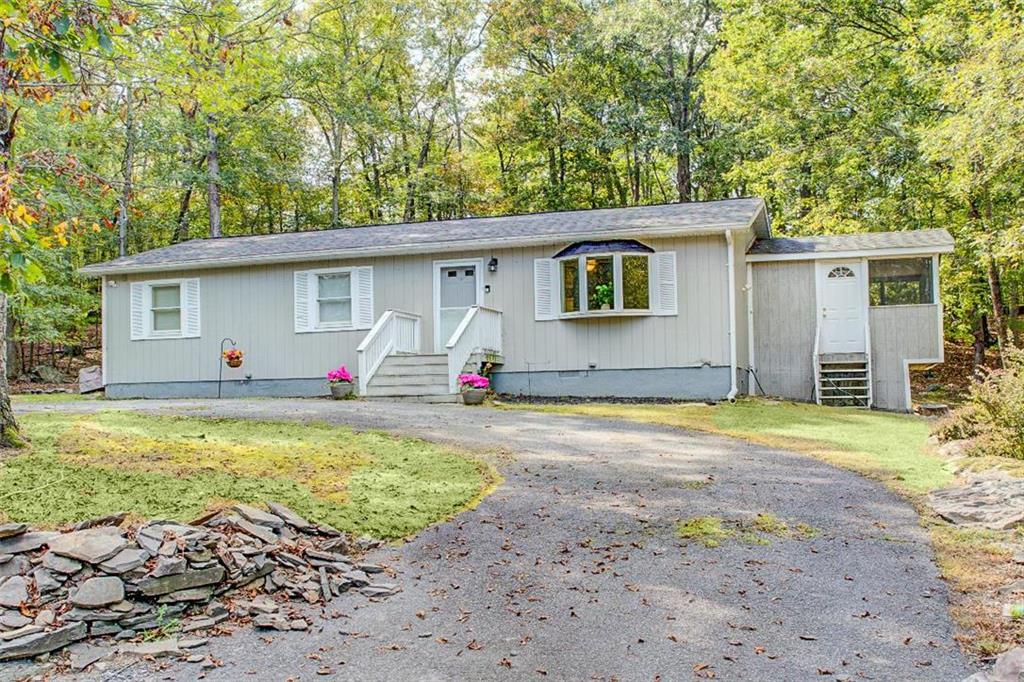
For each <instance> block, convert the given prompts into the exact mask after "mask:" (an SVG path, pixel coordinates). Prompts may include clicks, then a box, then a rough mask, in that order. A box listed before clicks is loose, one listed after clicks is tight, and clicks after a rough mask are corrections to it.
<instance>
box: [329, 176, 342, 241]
mask: <svg viewBox="0 0 1024 682" xmlns="http://www.w3.org/2000/svg"><path fill="white" fill-rule="evenodd" d="M340 191H341V164H339V163H337V162H335V164H334V172H333V173H332V174H331V227H341V206H340V199H339V193H340Z"/></svg>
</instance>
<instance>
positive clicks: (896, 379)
mask: <svg viewBox="0 0 1024 682" xmlns="http://www.w3.org/2000/svg"><path fill="white" fill-rule="evenodd" d="M868 315H869V319H870V324H871V370H872V375H873V389H874V406H875V407H878V408H880V409H883V410H897V411H908V410H910V407H911V406H910V405H909V404H908V403H907V381H908V380H909V377H908V376H907V370H906V367H905V364H904V363H905V362H906V361H907V360H914V361H922V362H938V361H939V360H940V358H941V356H942V348H941V347H940V346H939V343H940V341H939V340H940V338H941V334H942V312H941V309H940V307H939V306H938V305H893V306H877V307H872V308H869V309H868Z"/></svg>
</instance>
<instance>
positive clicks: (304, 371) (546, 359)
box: [105, 236, 742, 395]
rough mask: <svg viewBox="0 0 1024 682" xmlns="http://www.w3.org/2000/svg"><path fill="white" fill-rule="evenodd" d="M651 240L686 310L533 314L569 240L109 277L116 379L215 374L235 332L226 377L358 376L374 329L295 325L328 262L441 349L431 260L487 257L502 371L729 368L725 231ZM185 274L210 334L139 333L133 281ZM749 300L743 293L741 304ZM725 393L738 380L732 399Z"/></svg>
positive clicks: (110, 353) (110, 377)
mask: <svg viewBox="0 0 1024 682" xmlns="http://www.w3.org/2000/svg"><path fill="white" fill-rule="evenodd" d="M644 241H645V243H648V244H649V245H650V246H652V247H653V248H654V249H656V250H659V251H660V250H669V249H671V250H675V251H676V253H677V256H676V257H677V277H678V291H679V314H678V315H677V316H670V317H648V316H644V317H616V318H602V319H576V320H554V321H547V322H537V321H535V320H534V303H533V298H534V293H533V259H534V258H543V257H550V256H551V255H553V254H554V253H556V252H557V251H558V250H559V249H560V248H562V247H563V246H565V244H561V245H553V246H550V247H531V248H518V249H500V250H487V251H475V252H457V253H447V254H430V255H419V256H395V257H384V258H364V259H355V260H330V261H311V262H308V263H301V264H287V265H283V264H282V265H254V266H252V267H236V268H230V269H211V270H197V271H182V272H167V273H160V274H159V276H146V275H134V276H129V277H124V276H122V277H108V278H107V280H108V282H114V283H116V285H115V286H109V285H108V286H107V289H106V312H105V315H106V330H105V331H106V335H107V348H106V353H105V363H106V372H107V383H109V384H120V383H147V382H190V381H215V380H216V379H217V372H218V370H219V369H220V367H221V361H220V358H219V353H220V342H221V339H223V338H225V337H231V338H232V339H234V340H235V341H236V342H237V344H238V346H239V347H240V348H242V349H243V350H244V351H245V363H244V365H243V367H242V368H240V369H237V370H232V369H228V368H226V367H225V368H224V370H223V371H224V376H225V378H227V379H241V378H243V377H245V375H252V378H253V379H254V380H277V379H310V378H319V377H323V375H324V374H325V373H326V372H327V370H328V369H331V368H333V367H336V366H337V365H339V364H341V363H345V364H347V365H348V366H349V367H350V368H351V369H352V370H353V372H354V370H355V367H356V347H357V346H358V344H359V342H360V341H361V340H362V339H363V337H364V336H365V335H366V333H367V332H366V331H365V330H358V331H356V330H353V331H348V330H346V331H331V332H316V333H303V334H297V333H295V331H294V320H293V306H294V303H293V273H294V272H295V271H296V270H307V269H314V268H324V267H339V266H344V267H349V266H360V265H372V266H373V268H374V272H373V278H374V318H377V317H379V316H380V315H381V314H382V313H383V312H384V311H385V310H387V309H397V310H404V311H408V312H412V313H417V314H419V315H421V316H422V323H421V324H422V326H421V337H422V340H423V348H422V350H423V352H435V349H434V347H433V338H434V330H433V301H432V298H433V281H432V277H433V262H434V261H435V260H453V259H460V258H480V259H482V260H483V262H484V264H485V267H484V270H485V272H484V273H483V276H484V283H485V284H486V285H489V286H490V287H491V291H490V293H488V294H485V296H484V305H486V306H489V307H492V308H496V309H498V310H501V311H502V312H503V313H504V318H503V320H504V345H505V359H506V362H505V365H504V367H503V368H502V369H503V371H506V372H520V371H531V370H542V371H543V370H560V371H565V370H579V369H587V368H588V367H589V366H590V365H591V364H594V365H596V368H597V369H631V368H659V367H693V366H699V365H704V364H707V365H710V366H715V367H718V366H723V365H724V366H728V364H729V327H728V289H727V286H728V282H727V276H726V244H725V239H724V237H722V236H702V237H691V238H675V239H653V240H644ZM491 257H496V258H497V259H498V271H497V272H496V273H489V272H486V263H487V261H488V260H490V258H491ZM741 262H742V261H739V262H737V269H738V270H739V269H742V266H741ZM175 277H199V279H200V290H201V327H202V329H201V337H200V338H197V339H161V340H145V341H131V340H129V337H130V331H129V315H130V305H129V288H130V287H129V283H130V282H131V281H146V280H148V279H171V278H175ZM741 298H742V295H741V294H740V293H738V294H737V302H738V303H739V301H740V299H741ZM741 352H742V351H741ZM726 391H728V384H726V385H725V387H724V389H723V390H722V391H721V393H722V395H724V393H725V392H726Z"/></svg>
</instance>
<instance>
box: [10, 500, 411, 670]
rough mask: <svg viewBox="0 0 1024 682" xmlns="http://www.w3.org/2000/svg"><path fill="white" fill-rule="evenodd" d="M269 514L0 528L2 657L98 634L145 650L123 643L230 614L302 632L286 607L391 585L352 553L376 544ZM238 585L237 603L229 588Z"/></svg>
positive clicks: (236, 511) (271, 508)
mask: <svg viewBox="0 0 1024 682" xmlns="http://www.w3.org/2000/svg"><path fill="white" fill-rule="evenodd" d="M267 507H268V509H267V510H262V509H257V508H255V507H251V506H248V505H243V504H237V505H234V506H233V507H232V508H231V509H228V510H223V511H220V512H217V513H215V514H211V515H207V516H206V517H204V518H201V519H198V520H197V521H194V522H193V523H192V524H188V525H186V524H182V523H178V522H174V521H149V522H146V523H143V524H141V525H139V524H133V525H131V526H130V527H128V528H122V527H120V526H121V524H123V523H124V521H125V515H115V516H113V517H108V518H105V519H98V520H95V521H91V522H86V523H82V524H78V525H77V526H75V527H73V528H71V529H69V530H67V531H65V532H47V531H39V530H32V529H30V528H28V527H27V526H26V525H25V524H20V523H8V524H3V525H0V661H6V660H11V659H17V658H26V657H32V656H38V655H40V654H45V653H48V652H52V651H56V650H59V649H62V648H64V647H66V646H68V645H70V644H72V643H73V642H77V641H79V640H83V639H86V638H98V637H108V638H109V637H112V638H113V639H114V640H115V641H121V642H123V644H122V645H121V646H119V647H118V650H119V651H121V652H122V653H138V654H141V655H154V652H153V651H150V649H153V648H154V646H153V643H152V642H149V641H147V642H143V643H142V644H138V643H136V644H132V643H131V642H132V640H134V639H140V638H141V637H140V636H141V635H142V634H143V633H146V632H147V631H153V630H158V631H164V632H167V631H170V630H171V629H172V628H170V627H169V624H172V623H173V625H174V627H173V630H175V631H177V632H180V633H188V632H196V631H199V630H204V629H208V628H215V626H218V625H219V624H220V623H222V622H223V621H224V620H227V619H228V618H231V617H234V618H235V619H240V620H242V621H245V622H248V621H249V620H251V621H252V623H253V624H254V625H255V626H256V627H261V628H272V629H274V630H304V629H306V628H307V627H309V622H308V621H307V620H305V618H304V617H302V616H301V615H297V612H296V611H295V610H294V609H292V608H289V607H288V602H289V600H295V601H301V602H305V603H309V604H315V603H325V602H329V601H331V599H333V598H334V597H336V596H338V595H340V594H342V593H343V592H348V591H357V592H359V593H361V594H363V595H365V596H367V597H372V598H380V597H387V596H389V595H391V594H394V593H395V592H396V591H397V590H398V586H397V585H396V584H394V583H391V582H387V580H386V578H387V576H386V575H384V569H383V568H382V567H380V566H376V565H370V564H365V563H361V562H359V561H358V560H356V559H354V558H353V557H354V556H358V555H360V554H362V553H363V552H365V551H367V550H369V549H372V548H373V547H374V546H376V545H377V544H378V543H376V542H375V541H371V540H368V539H358V540H355V541H352V540H350V539H349V537H348V536H346V535H345V534H343V533H341V532H339V531H337V530H335V529H333V528H330V527H329V526H325V525H323V524H316V523H311V522H309V521H307V520H305V519H303V518H302V517H300V516H299V515H298V514H296V513H295V512H293V511H291V510H290V509H288V508H286V507H283V506H281V505H278V504H273V503H268V505H267ZM242 588H245V593H244V597H245V598H244V599H243V598H242V596H241V593H239V592H236V591H237V590H241V589H242ZM236 597H237V598H236ZM225 602H226V604H225ZM286 614H287V615H286ZM146 639H152V632H150V636H149V637H147V638H146ZM194 641H195V640H193V641H192V643H193V645H194ZM80 646H81V645H80ZM178 646H179V645H178V644H175V645H174V647H173V648H174V649H175V651H176V650H177V647H178ZM180 646H181V647H185V646H186V643H185V642H182V643H181V644H180ZM157 648H159V647H157ZM166 648H167V647H164V649H166Z"/></svg>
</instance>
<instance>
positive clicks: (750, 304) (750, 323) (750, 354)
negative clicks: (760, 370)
mask: <svg viewBox="0 0 1024 682" xmlns="http://www.w3.org/2000/svg"><path fill="white" fill-rule="evenodd" d="M744 288H745V289H746V292H747V395H751V396H752V395H757V392H756V391H755V384H754V382H753V381H751V379H755V376H754V370H755V369H756V368H757V362H756V360H757V358H756V357H755V355H754V353H755V350H754V266H753V264H751V263H747V285H746V287H744Z"/></svg>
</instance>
